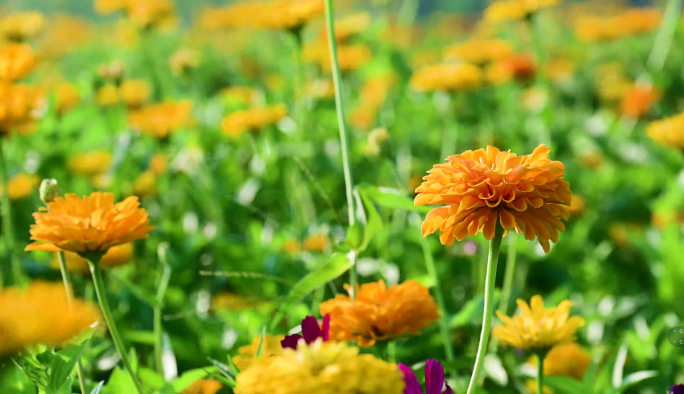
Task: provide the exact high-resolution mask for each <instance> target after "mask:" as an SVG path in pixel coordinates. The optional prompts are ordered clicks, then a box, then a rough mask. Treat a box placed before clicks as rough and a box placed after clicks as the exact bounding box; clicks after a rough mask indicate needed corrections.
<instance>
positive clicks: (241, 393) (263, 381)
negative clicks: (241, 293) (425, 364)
mask: <svg viewBox="0 0 684 394" xmlns="http://www.w3.org/2000/svg"><path fill="white" fill-rule="evenodd" d="M403 392H404V380H403V375H402V373H401V371H400V370H399V368H398V367H397V365H396V364H392V363H388V362H385V361H382V360H379V359H377V358H375V356H373V355H370V354H359V349H358V348H355V347H347V345H346V344H344V343H332V342H323V341H322V340H321V339H318V340H317V341H316V342H314V343H312V344H311V345H308V346H298V347H297V350H293V349H286V350H285V351H284V352H283V354H282V355H280V356H276V357H262V358H260V359H259V360H258V361H257V362H256V364H255V365H254V366H253V367H252V368H250V369H248V370H247V371H246V372H243V373H241V374H239V375H238V377H237V387H235V393H236V394H304V393H307V394H309V393H317V394H380V393H382V394H402V393H403Z"/></svg>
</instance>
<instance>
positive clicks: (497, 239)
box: [467, 223, 504, 394]
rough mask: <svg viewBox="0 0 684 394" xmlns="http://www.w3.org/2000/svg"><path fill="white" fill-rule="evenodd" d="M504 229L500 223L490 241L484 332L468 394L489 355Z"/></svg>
mask: <svg viewBox="0 0 684 394" xmlns="http://www.w3.org/2000/svg"><path fill="white" fill-rule="evenodd" d="M503 231H504V230H503V228H502V227H501V225H500V224H499V223H497V224H496V232H495V234H494V238H492V240H491V241H489V258H488V260H487V280H486V281H485V302H484V316H483V319H482V320H483V322H482V332H481V334H480V344H479V345H478V347H477V358H476V359H475V367H474V368H473V375H472V376H471V378H470V384H469V385H468V392H467V394H473V393H474V392H475V388H476V387H477V385H478V382H479V376H480V372H481V371H482V366H483V364H484V359H485V353H487V343H488V342H489V331H490V330H491V328H492V327H491V326H492V312H493V311H494V284H495V282H496V266H497V265H498V262H499V249H500V248H501V239H502V238H503Z"/></svg>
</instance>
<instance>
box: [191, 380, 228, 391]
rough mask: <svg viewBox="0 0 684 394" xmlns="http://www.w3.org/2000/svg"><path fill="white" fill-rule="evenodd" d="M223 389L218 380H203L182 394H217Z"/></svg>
mask: <svg viewBox="0 0 684 394" xmlns="http://www.w3.org/2000/svg"><path fill="white" fill-rule="evenodd" d="M222 387H223V385H222V384H221V382H219V381H218V380H214V379H202V380H198V381H196V382H195V383H193V384H191V385H190V387H188V388H187V389H185V390H183V391H182V392H181V394H216V393H218V392H219V390H221V388H222Z"/></svg>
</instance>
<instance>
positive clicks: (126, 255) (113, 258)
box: [52, 243, 134, 274]
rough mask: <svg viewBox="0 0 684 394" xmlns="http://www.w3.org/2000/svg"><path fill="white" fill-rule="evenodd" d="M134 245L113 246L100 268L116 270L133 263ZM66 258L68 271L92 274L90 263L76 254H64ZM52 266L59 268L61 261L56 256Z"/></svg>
mask: <svg viewBox="0 0 684 394" xmlns="http://www.w3.org/2000/svg"><path fill="white" fill-rule="evenodd" d="M59 250H60V249H59V248H57V247H55V248H54V249H53V250H52V251H53V252H59ZM133 252H134V248H133V244H131V243H128V244H123V245H118V246H113V247H111V248H109V250H108V251H107V253H105V255H104V256H102V260H101V261H100V267H101V268H102V269H108V268H115V267H119V266H122V265H126V264H128V263H130V262H131V261H133ZM64 257H65V258H66V265H67V269H68V270H69V271H71V272H77V273H81V274H86V273H88V272H90V267H89V266H88V261H87V260H86V259H84V258H83V257H81V256H79V255H78V254H76V253H72V252H64ZM52 266H53V267H55V268H59V260H58V258H57V255H56V254H55V258H54V260H53V261H52Z"/></svg>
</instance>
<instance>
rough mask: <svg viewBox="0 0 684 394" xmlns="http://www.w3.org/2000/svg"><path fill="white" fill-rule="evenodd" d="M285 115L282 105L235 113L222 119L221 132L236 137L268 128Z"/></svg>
mask: <svg viewBox="0 0 684 394" xmlns="http://www.w3.org/2000/svg"><path fill="white" fill-rule="evenodd" d="M286 115H287V107H286V106H285V105H284V104H279V105H275V106H272V107H265V108H253V109H248V110H244V111H236V112H233V113H231V114H229V115H228V116H226V117H225V118H223V121H222V122H221V130H223V132H224V133H226V134H227V135H229V136H231V137H238V136H240V135H241V134H243V133H245V132H248V131H258V130H261V129H263V128H264V127H267V126H270V125H272V124H274V123H276V122H278V121H279V120H280V119H282V118H284V117H285V116H286Z"/></svg>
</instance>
